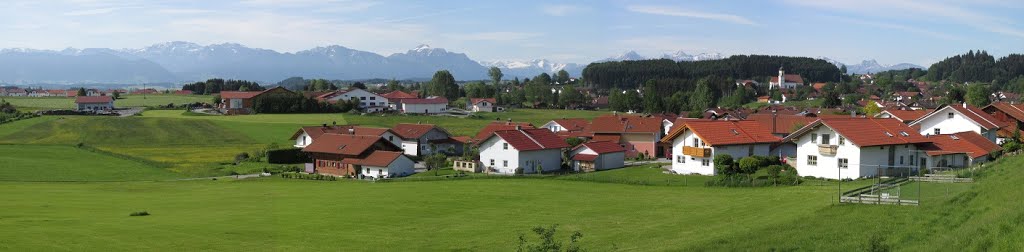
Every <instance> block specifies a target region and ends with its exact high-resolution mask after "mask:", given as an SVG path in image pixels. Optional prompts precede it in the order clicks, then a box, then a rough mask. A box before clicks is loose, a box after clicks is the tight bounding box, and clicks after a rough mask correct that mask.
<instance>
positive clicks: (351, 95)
mask: <svg viewBox="0 0 1024 252" xmlns="http://www.w3.org/2000/svg"><path fill="white" fill-rule="evenodd" d="M316 99H317V100H320V101H324V102H328V103H338V102H339V101H340V102H348V101H353V100H358V101H359V109H362V110H363V111H366V112H380V111H384V109H386V108H387V107H388V99H387V98H384V97H383V96H381V95H378V94H374V93H371V92H369V91H366V90H363V89H359V88H351V89H348V90H338V91H334V92H329V93H325V94H322V95H320V96H318V97H317V98H316Z"/></svg>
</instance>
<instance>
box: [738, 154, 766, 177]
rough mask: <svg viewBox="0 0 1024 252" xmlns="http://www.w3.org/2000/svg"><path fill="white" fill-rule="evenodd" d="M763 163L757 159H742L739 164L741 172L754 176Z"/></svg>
mask: <svg viewBox="0 0 1024 252" xmlns="http://www.w3.org/2000/svg"><path fill="white" fill-rule="evenodd" d="M762 161H763V160H761V159H758V158H755V157H744V158H741V159H740V162H739V167H740V170H739V172H741V173H743V174H754V173H755V172H757V169H760V168H761V165H762Z"/></svg>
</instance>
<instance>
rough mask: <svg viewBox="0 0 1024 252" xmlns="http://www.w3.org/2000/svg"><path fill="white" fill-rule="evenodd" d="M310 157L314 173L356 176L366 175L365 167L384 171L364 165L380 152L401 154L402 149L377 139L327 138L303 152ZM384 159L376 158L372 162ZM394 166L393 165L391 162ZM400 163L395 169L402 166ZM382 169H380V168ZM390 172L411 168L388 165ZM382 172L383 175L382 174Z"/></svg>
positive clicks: (332, 135) (329, 134)
mask: <svg viewBox="0 0 1024 252" xmlns="http://www.w3.org/2000/svg"><path fill="white" fill-rule="evenodd" d="M302 151H303V152H306V153H309V155H310V157H311V158H312V159H313V172H314V173H320V174H329V175H334V176H355V175H357V173H358V172H361V171H363V165H362V164H367V166H369V167H373V168H377V169H383V167H384V166H380V165H381V162H365V161H364V160H366V159H367V158H369V157H370V156H371V154H373V153H374V152H377V151H391V152H400V151H401V148H399V147H398V146H395V145H394V144H392V143H391V142H388V141H387V140H384V138H381V137H378V136H360V135H341V134H331V133H328V134H324V135H322V136H320V137H318V138H317V139H316V141H315V142H313V143H312V144H310V145H308V146H306V148H304V149H302ZM377 159H384V158H382V157H379V156H378V157H375V159H373V160H372V161H377ZM392 163H393V162H392ZM401 164H402V163H397V164H395V165H401ZM378 167H379V168H378ZM387 167H388V168H389V170H391V169H393V170H394V171H405V170H407V169H412V168H411V167H409V168H405V167H392V166H391V163H388V165H387ZM381 172H383V171H381Z"/></svg>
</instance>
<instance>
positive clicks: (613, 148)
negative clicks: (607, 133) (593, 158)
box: [573, 142, 626, 154]
mask: <svg viewBox="0 0 1024 252" xmlns="http://www.w3.org/2000/svg"><path fill="white" fill-rule="evenodd" d="M583 147H587V149H590V150H592V151H594V152H597V154H605V153H614V152H624V151H626V149H625V148H622V145H619V143H618V142H586V143H582V144H580V145H579V146H576V148H573V150H575V149H579V148H583Z"/></svg>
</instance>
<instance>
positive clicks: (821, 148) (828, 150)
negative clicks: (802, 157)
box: [818, 144, 839, 156]
mask: <svg viewBox="0 0 1024 252" xmlns="http://www.w3.org/2000/svg"><path fill="white" fill-rule="evenodd" d="M838 150H839V146H838V145H827V144H819V145H818V153H820V154H821V155H826V156H835V155H836V151H838Z"/></svg>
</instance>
